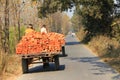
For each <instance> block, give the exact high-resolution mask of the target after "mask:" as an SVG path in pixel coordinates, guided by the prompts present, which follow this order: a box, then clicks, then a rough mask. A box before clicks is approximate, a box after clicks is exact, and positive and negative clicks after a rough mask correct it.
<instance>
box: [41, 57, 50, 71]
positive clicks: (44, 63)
mask: <svg viewBox="0 0 120 80" xmlns="http://www.w3.org/2000/svg"><path fill="white" fill-rule="evenodd" d="M42 60H43V68H44V69H46V68H48V67H49V58H45V57H43V58H42Z"/></svg>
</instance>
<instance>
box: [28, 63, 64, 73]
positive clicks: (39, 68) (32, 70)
mask: <svg viewBox="0 0 120 80" xmlns="http://www.w3.org/2000/svg"><path fill="white" fill-rule="evenodd" d="M64 69H65V65H60V66H59V70H55V65H54V64H53V63H51V64H50V66H49V68H47V69H44V68H43V65H38V66H35V67H33V68H30V69H29V72H28V73H37V72H51V71H62V70H64Z"/></svg>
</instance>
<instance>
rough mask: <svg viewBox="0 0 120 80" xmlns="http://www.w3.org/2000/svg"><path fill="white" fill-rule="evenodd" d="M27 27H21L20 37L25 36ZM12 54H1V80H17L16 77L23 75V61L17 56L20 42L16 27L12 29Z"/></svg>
mask: <svg viewBox="0 0 120 80" xmlns="http://www.w3.org/2000/svg"><path fill="white" fill-rule="evenodd" d="M24 31H25V27H24V26H23V27H21V31H20V33H21V34H20V35H21V36H23V35H24ZM9 32H10V34H9V40H10V42H9V43H10V44H9V47H10V54H5V53H3V52H2V51H1V52H0V80H16V79H15V77H16V76H17V75H19V74H21V73H22V72H21V71H22V70H21V59H20V57H19V56H17V55H16V54H15V50H16V49H15V47H16V44H17V43H18V42H19V41H18V32H17V31H16V30H15V27H10V31H9Z"/></svg>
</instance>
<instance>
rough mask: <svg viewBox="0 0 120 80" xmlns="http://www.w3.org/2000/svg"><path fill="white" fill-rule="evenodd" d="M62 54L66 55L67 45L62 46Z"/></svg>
mask: <svg viewBox="0 0 120 80" xmlns="http://www.w3.org/2000/svg"><path fill="white" fill-rule="evenodd" d="M62 55H63V56H65V55H66V54H65V46H62Z"/></svg>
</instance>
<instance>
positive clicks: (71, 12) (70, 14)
mask: <svg viewBox="0 0 120 80" xmlns="http://www.w3.org/2000/svg"><path fill="white" fill-rule="evenodd" d="M74 10H75V7H73V8H72V9H71V11H70V9H68V11H66V12H64V13H66V14H67V15H68V16H69V17H70V18H72V16H73V13H74Z"/></svg>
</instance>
